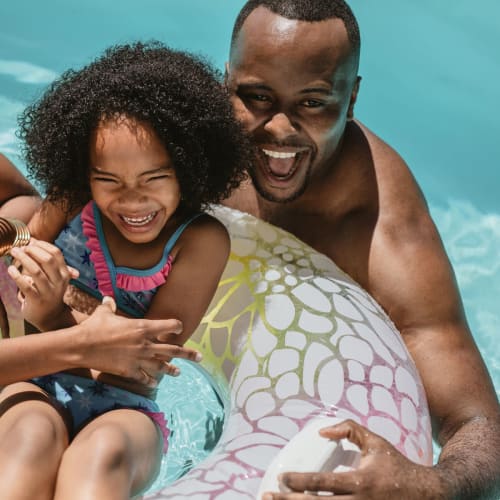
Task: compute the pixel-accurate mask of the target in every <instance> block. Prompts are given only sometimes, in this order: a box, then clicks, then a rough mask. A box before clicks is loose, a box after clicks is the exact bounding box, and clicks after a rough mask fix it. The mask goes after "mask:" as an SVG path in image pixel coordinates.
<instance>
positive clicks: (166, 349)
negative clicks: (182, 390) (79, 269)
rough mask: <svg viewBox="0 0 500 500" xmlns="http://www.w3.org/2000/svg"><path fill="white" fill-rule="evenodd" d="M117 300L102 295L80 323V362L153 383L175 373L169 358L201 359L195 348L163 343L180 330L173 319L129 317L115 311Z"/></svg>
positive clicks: (90, 366)
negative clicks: (98, 303)
mask: <svg viewBox="0 0 500 500" xmlns="http://www.w3.org/2000/svg"><path fill="white" fill-rule="evenodd" d="M115 311H116V304H115V301H114V300H113V299H112V298H111V297H104V299H103V303H102V305H100V306H99V307H97V309H96V310H95V311H94V313H92V315H91V316H89V318H88V319H86V320H85V321H84V322H82V323H81V324H80V327H81V328H82V329H83V332H82V333H81V342H82V344H81V345H82V346H83V349H82V354H81V359H80V360H79V361H78V364H79V366H83V367H86V368H92V369H95V370H98V371H101V372H105V373H112V374H114V375H119V376H122V377H126V378H130V379H133V380H136V381H137V382H139V383H141V384H144V385H148V386H150V387H154V386H156V385H157V381H156V379H157V378H159V377H160V376H161V375H163V374H168V375H174V376H175V375H178V374H179V369H178V368H177V367H176V366H175V365H173V364H171V363H170V361H171V360H172V358H184V359H188V360H190V361H196V362H198V361H200V360H201V354H200V353H199V352H198V351H195V350H194V349H188V348H186V347H182V346H178V345H175V344H166V343H164V342H165V341H166V340H167V338H169V337H170V336H171V335H172V334H177V335H178V334H180V333H181V332H182V324H181V322H180V321H178V320H176V319H157V320H148V319H131V318H125V317H123V316H118V315H116V314H115Z"/></svg>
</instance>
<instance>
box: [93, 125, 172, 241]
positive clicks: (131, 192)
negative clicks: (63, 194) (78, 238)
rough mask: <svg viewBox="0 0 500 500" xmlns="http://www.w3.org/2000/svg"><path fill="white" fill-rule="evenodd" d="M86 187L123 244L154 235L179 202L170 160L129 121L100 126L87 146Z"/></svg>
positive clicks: (146, 130)
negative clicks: (118, 233) (88, 179)
mask: <svg viewBox="0 0 500 500" xmlns="http://www.w3.org/2000/svg"><path fill="white" fill-rule="evenodd" d="M90 189H91V192H92V197H93V199H94V201H95V203H96V204H97V206H98V207H99V209H100V210H101V212H102V214H103V216H104V217H105V218H107V219H108V220H109V221H110V222H111V223H112V224H113V225H114V226H115V227H116V228H117V230H118V231H119V232H120V233H121V235H122V236H123V237H124V238H126V239H127V240H129V241H131V242H133V243H148V242H150V241H153V240H154V239H156V238H157V237H158V235H159V234H160V232H161V230H162V229H163V228H164V226H165V224H166V223H167V221H168V219H169V218H170V217H171V216H172V214H173V213H174V212H175V210H176V209H177V207H178V206H179V203H180V200H181V191H180V186H179V182H178V180H177V177H176V174H175V171H174V168H173V165H172V161H171V159H170V156H169V154H168V152H167V150H166V149H165V147H164V146H163V144H162V143H161V142H160V140H159V139H158V137H157V136H156V133H155V132H154V131H153V130H152V128H151V127H149V126H148V125H145V124H142V123H137V122H135V121H134V120H131V119H128V118H117V119H116V120H108V121H105V122H102V123H101V124H100V125H99V127H98V128H97V130H96V131H95V133H94V134H93V137H92V139H91V143H90Z"/></svg>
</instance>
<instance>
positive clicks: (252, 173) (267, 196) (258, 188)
mask: <svg viewBox="0 0 500 500" xmlns="http://www.w3.org/2000/svg"><path fill="white" fill-rule="evenodd" d="M257 168H258V167H257ZM255 170H256V169H255V167H254V166H253V165H252V166H250V168H249V169H248V173H249V175H250V178H251V179H252V183H253V186H254V188H255V190H256V191H257V193H258V194H259V195H260V196H261V197H262V198H264V200H266V201H272V202H273V203H290V202H292V201H295V200H296V199H297V198H299V197H300V196H302V195H303V194H304V192H305V190H306V189H307V186H308V184H309V172H310V170H309V169H308V170H307V174H306V178H305V179H304V182H303V183H302V185H301V186H300V187H299V188H298V189H297V191H295V192H294V193H292V194H291V195H289V196H287V197H286V198H279V197H277V196H275V195H274V194H272V193H270V192H269V191H266V190H265V189H264V188H263V186H262V185H261V184H260V183H259V181H258V179H257V176H256V175H255Z"/></svg>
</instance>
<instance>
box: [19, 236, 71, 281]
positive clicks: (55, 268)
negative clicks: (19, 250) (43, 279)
mask: <svg viewBox="0 0 500 500" xmlns="http://www.w3.org/2000/svg"><path fill="white" fill-rule="evenodd" d="M23 250H24V252H25V253H26V254H28V255H29V256H31V258H32V259H33V260H34V261H35V262H36V263H37V264H38V265H39V266H40V268H41V269H42V270H43V272H44V273H45V274H46V275H47V276H48V277H49V279H50V281H51V282H52V283H59V282H60V280H61V279H62V280H67V279H69V276H70V273H69V271H68V266H67V265H66V262H65V261H64V257H63V255H62V253H61V251H60V250H59V249H58V248H57V247H56V246H54V245H51V244H50V243H47V242H44V241H40V242H38V244H37V245H28V246H26V247H24V248H23Z"/></svg>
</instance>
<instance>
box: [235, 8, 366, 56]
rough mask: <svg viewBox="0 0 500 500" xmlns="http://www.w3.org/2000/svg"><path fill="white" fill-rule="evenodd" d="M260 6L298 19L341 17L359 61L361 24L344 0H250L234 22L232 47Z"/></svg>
mask: <svg viewBox="0 0 500 500" xmlns="http://www.w3.org/2000/svg"><path fill="white" fill-rule="evenodd" d="M258 7H265V8H266V9H269V10H270V11H271V12H274V13H275V14H278V15H279V16H282V17H285V18H287V19H294V20H297V21H306V22H316V21H325V20H327V19H335V18H336V19H340V20H341V21H342V22H343V23H344V25H345V27H346V30H347V36H348V38H349V42H350V43H351V47H352V52H353V55H354V57H355V60H356V62H357V63H358V62H359V51H360V46H361V39H360V34H359V26H358V22H357V21H356V18H355V17H354V14H353V12H352V10H351V8H350V7H349V5H347V3H346V2H345V1H344V0H248V1H247V2H246V3H245V5H243V7H242V8H241V10H240V12H239V14H238V17H237V18H236V21H235V23H234V27H233V34H232V36H231V49H232V48H233V46H234V43H235V42H236V38H237V36H238V34H239V32H240V30H241V27H242V26H243V23H244V22H245V20H246V18H247V17H248V16H249V15H250V14H251V13H252V12H253V11H254V10H255V9H257V8H258Z"/></svg>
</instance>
